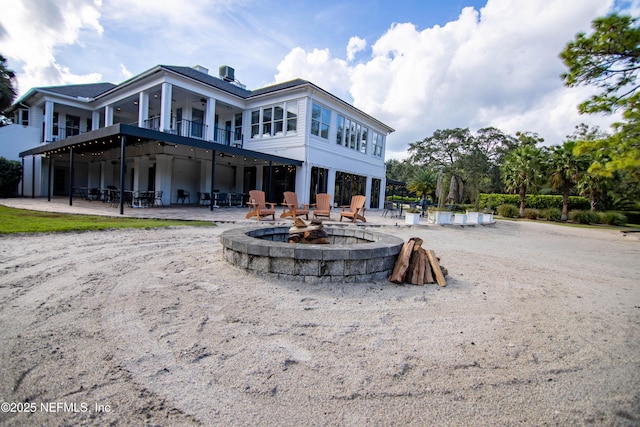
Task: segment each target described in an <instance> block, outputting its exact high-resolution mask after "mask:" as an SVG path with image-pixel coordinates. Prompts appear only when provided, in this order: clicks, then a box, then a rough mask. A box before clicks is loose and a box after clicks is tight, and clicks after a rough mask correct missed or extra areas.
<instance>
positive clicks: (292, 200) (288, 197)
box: [280, 191, 309, 221]
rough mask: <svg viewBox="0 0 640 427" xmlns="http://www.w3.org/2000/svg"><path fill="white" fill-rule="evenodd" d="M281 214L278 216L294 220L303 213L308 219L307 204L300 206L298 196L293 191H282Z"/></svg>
mask: <svg viewBox="0 0 640 427" xmlns="http://www.w3.org/2000/svg"><path fill="white" fill-rule="evenodd" d="M282 206H283V208H282V215H280V218H286V217H289V216H290V217H291V218H292V219H293V220H294V221H295V219H296V218H297V217H298V216H301V215H304V216H305V217H306V219H307V221H308V220H309V205H304V207H302V208H300V205H299V204H298V196H297V195H296V193H294V192H293V191H285V192H284V203H283V204H282Z"/></svg>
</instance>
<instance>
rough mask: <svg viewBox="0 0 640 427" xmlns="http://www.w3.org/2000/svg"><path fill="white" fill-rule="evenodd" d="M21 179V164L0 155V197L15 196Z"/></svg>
mask: <svg viewBox="0 0 640 427" xmlns="http://www.w3.org/2000/svg"><path fill="white" fill-rule="evenodd" d="M21 179H22V164H20V162H17V161H15V160H7V159H5V158H4V157H0V197H15V195H16V194H17V192H18V184H19V183H20V180H21Z"/></svg>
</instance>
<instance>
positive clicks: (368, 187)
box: [364, 175, 372, 208]
mask: <svg viewBox="0 0 640 427" xmlns="http://www.w3.org/2000/svg"><path fill="white" fill-rule="evenodd" d="M371 180H372V178H371V176H370V175H367V184H366V185H367V188H366V190H365V193H367V194H365V196H367V201H366V202H365V205H364V206H365V207H366V208H368V207H369V206H371V186H372V183H371Z"/></svg>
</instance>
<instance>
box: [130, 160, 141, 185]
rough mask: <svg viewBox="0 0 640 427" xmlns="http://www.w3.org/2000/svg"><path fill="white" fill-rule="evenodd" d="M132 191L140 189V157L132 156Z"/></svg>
mask: <svg viewBox="0 0 640 427" xmlns="http://www.w3.org/2000/svg"><path fill="white" fill-rule="evenodd" d="M131 190H132V191H140V157H137V156H136V157H134V158H133V188H132V189H131Z"/></svg>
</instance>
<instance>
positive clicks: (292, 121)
mask: <svg viewBox="0 0 640 427" xmlns="http://www.w3.org/2000/svg"><path fill="white" fill-rule="evenodd" d="M297 129H298V103H297V102H296V101H293V102H287V133H288V132H294V133H295V132H296V131H297Z"/></svg>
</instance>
